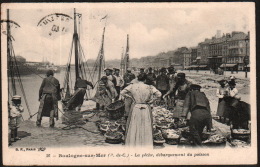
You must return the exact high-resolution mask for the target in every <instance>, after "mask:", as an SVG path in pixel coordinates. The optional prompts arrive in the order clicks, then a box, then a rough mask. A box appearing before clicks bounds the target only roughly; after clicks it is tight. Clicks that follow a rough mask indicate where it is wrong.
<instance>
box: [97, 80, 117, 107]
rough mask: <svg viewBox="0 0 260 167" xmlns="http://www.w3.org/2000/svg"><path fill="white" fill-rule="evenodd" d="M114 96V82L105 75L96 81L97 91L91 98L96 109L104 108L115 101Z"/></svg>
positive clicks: (115, 93)
mask: <svg viewBox="0 0 260 167" xmlns="http://www.w3.org/2000/svg"><path fill="white" fill-rule="evenodd" d="M116 97H117V92H116V89H115V87H114V84H113V83H112V82H111V81H110V80H109V79H108V78H107V76H103V77H102V78H101V80H100V81H99V82H98V87H97V92H96V94H95V96H94V98H93V100H94V101H95V102H96V103H97V110H99V109H101V110H104V109H105V107H107V106H108V105H110V104H111V103H113V102H114V101H115V98H116Z"/></svg>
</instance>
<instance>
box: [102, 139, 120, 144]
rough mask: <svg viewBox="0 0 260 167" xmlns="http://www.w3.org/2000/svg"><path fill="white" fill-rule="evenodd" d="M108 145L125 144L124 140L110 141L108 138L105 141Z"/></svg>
mask: <svg viewBox="0 0 260 167" xmlns="http://www.w3.org/2000/svg"><path fill="white" fill-rule="evenodd" d="M105 142H106V143H109V144H120V143H122V142H123V140H122V139H121V138H120V139H109V138H106V140H105Z"/></svg>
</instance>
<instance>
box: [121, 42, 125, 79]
mask: <svg viewBox="0 0 260 167" xmlns="http://www.w3.org/2000/svg"><path fill="white" fill-rule="evenodd" d="M124 63H125V62H124V47H122V54H121V66H120V71H121V75H123V74H124V73H125V67H124V66H125V64H124Z"/></svg>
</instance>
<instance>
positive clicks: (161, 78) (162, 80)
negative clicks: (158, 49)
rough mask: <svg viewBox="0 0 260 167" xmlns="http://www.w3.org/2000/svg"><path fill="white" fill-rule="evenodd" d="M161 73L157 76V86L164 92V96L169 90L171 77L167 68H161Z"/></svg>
mask: <svg viewBox="0 0 260 167" xmlns="http://www.w3.org/2000/svg"><path fill="white" fill-rule="evenodd" d="M160 72H161V74H160V75H158V76H157V78H156V88H157V89H158V90H159V91H160V92H161V93H162V97H161V98H163V96H164V95H165V94H166V93H167V91H168V90H169V77H168V76H167V75H166V73H167V71H166V68H162V69H161V70H160Z"/></svg>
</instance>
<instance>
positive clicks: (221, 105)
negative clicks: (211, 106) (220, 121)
mask: <svg viewBox="0 0 260 167" xmlns="http://www.w3.org/2000/svg"><path fill="white" fill-rule="evenodd" d="M226 91H227V88H226V87H224V88H222V87H219V88H218V89H217V92H216V95H217V97H218V98H219V100H218V109H217V114H216V115H217V116H220V117H224V116H225V117H227V116H228V113H229V111H228V109H229V108H228V106H227V103H226V100H225V99H224V94H225V92H226Z"/></svg>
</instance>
